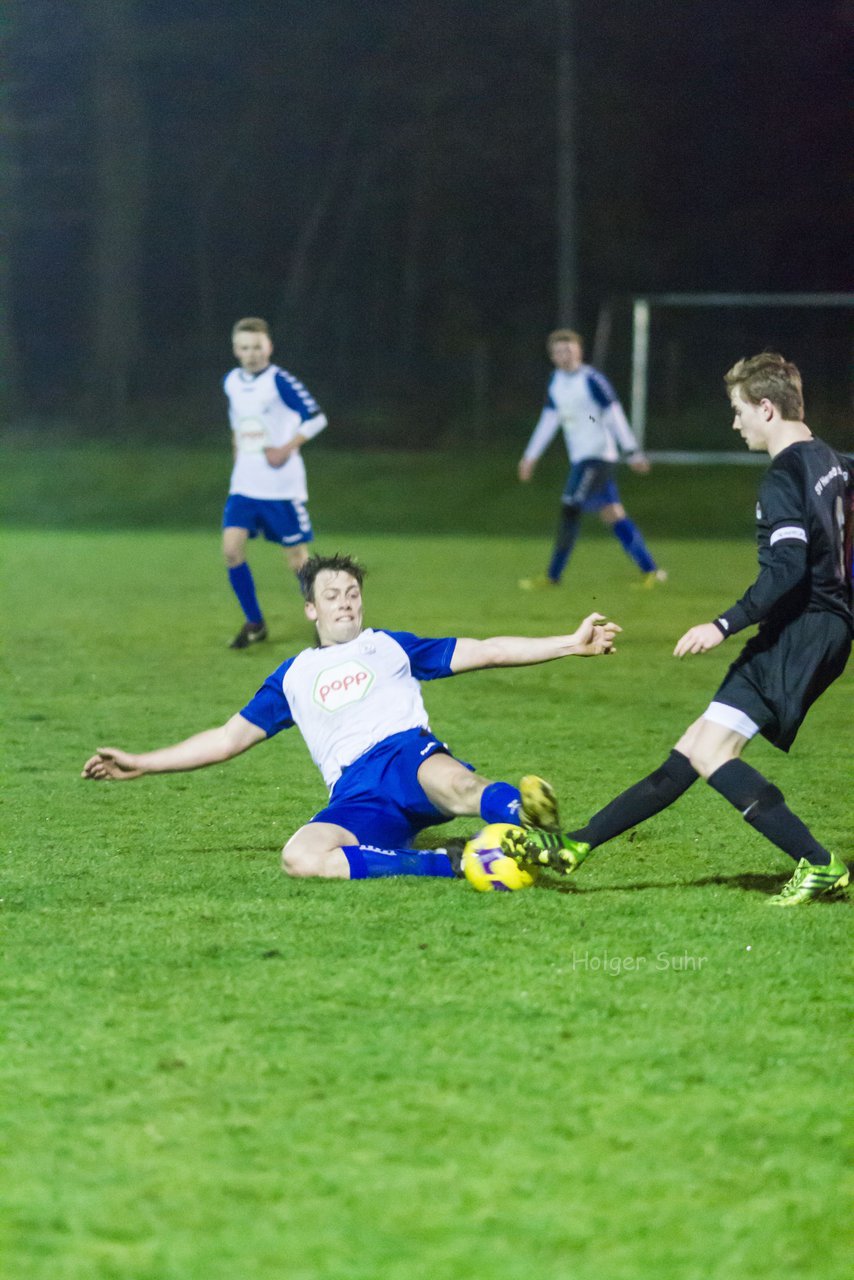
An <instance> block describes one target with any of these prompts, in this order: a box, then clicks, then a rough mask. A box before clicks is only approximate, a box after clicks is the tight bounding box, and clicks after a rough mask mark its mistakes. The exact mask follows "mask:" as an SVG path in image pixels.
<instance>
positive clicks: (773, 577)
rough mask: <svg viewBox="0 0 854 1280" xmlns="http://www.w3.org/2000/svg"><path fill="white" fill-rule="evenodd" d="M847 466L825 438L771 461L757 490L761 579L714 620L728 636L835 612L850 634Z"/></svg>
mask: <svg viewBox="0 0 854 1280" xmlns="http://www.w3.org/2000/svg"><path fill="white" fill-rule="evenodd" d="M852 470H853V469H852V461H851V459H850V458H847V457H845V456H844V455H843V454H839V453H837V452H836V451H835V450H834V449H831V448H830V446H829V445H826V444H825V443H824V441H823V440H816V439H812V440H803V441H799V442H798V443H797V444H791V445H789V446H788V448H786V449H783V450H782V451H781V452H780V453H778V454H777V456H776V457H775V458H774V459H773V461H772V462H771V466H770V467H769V468H768V470H767V472H766V473H765V476H764V478H763V480H762V484H761V485H760V488H759V501H758V503H757V505H756V537H757V542H758V547H759V576H758V577H757V579H756V581H755V582H754V584H753V586H752V587H750V588H749V589H748V590H747V591H746V592H745V594H744V595H743V596H742V598H741V599H740V600H739V601H738V603H737V604H735V605H733V607H732V608H731V609H727V611H726V613H723V614H721V616H720V618H718V620H717V621H718V625H719V626H720V628H721V630H722V631H723V632H724V633H725V634H726V635H730V634H732V633H733V632H735V631H740V630H741V629H742V627H746V626H749V625H750V624H751V623H753V622H759V623H761V624H762V625H763V626H770V627H774V628H775V629H778V628H780V627H782V626H785V625H786V624H787V623H788V622H791V621H792V620H793V619H794V618H797V617H799V616H800V615H801V614H802V613H804V612H806V611H807V610H809V611H810V612H815V611H818V612H826V613H834V614H837V615H838V616H839V617H841V618H843V619H844V620H845V621H846V622H847V624H848V626H849V628H850V629H851V630H852V631H854V612H853V611H852V584H851V573H850V568H849V566H848V564H846V560H847V559H848V556H849V554H850V546H848V545H846V543H847V542H848V539H849V538H850V528H848V529H847V530H846V526H847V525H848V521H847V519H846V516H847V513H848V511H849V504H850V500H851V490H852V486H854V476H852Z"/></svg>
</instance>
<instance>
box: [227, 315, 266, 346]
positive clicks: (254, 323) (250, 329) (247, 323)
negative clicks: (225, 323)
mask: <svg viewBox="0 0 854 1280" xmlns="http://www.w3.org/2000/svg"><path fill="white" fill-rule="evenodd" d="M238 333H266V335H267V337H268V338H269V336H270V326H269V325H268V324H267V321H266V320H261V319H260V317H259V316H244V318H243V319H242V320H238V322H237V324H236V325H235V326H234V328H233V329H232V331H231V340H232V342H233V341H234V339H235V338H236V337H237V335H238Z"/></svg>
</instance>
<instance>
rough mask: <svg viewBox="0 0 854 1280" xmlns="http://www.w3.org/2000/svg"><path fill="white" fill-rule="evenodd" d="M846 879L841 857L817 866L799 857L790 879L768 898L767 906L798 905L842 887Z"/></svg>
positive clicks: (846, 873) (845, 870) (846, 881)
mask: <svg viewBox="0 0 854 1280" xmlns="http://www.w3.org/2000/svg"><path fill="white" fill-rule="evenodd" d="M848 880H849V876H848V868H847V867H846V865H845V863H844V862H843V861H842V859H841V858H837V857H831V859H830V862H829V864H828V865H827V866H826V867H817V866H816V865H815V864H814V863H812V862H807V860H806V858H801V860H800V862H799V863H798V865H797V867H796V868H795V874H794V875H793V876H792V878H791V880H788V881H787V882H786V884H784V885H783V887H782V889H781V890H780V892H779V893H775V895H774V897H773V898H769V899H768V906H769V907H800V906H802V904H803V903H805V902H814V901H815V900H816V898H821V897H823V896H824V895H825V894H826V893H832V892H833V891H834V890H835V889H844V888H845V886H846V885H847V884H848Z"/></svg>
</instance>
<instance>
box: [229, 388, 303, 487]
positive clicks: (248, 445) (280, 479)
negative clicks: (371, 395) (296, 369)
mask: <svg viewBox="0 0 854 1280" xmlns="http://www.w3.org/2000/svg"><path fill="white" fill-rule="evenodd" d="M223 388H224V390H225V394H226V395H227V396H228V416H229V420H230V422H231V430H232V433H233V436H234V469H233V471H232V473H231V483H230V485H229V493H239V494H242V496H243V497H244V498H263V499H282V498H284V499H287V500H288V501H290V502H305V501H307V498H308V492H307V489H306V481H305V466H304V465H303V460H302V458H301V457H300V453H299V450H297V451H296V452H295V453H292V454H291V456H290V457H289V458H288V459H287V460H286V462H284V463H283V465H282V466H281V467H272V466H270V463H269V462H268V461H267V459H266V457H265V455H264V450H265V449H268V448H269V447H270V446H271V445H272V446H275V447H276V448H280V447H281V446H282V445H283V444H288V443H289V442H290V441H291V440H293V438H294V436H295V435H297V434H299V435H302V436H305V438H306V440H310V439H311V438H312V437H313V436H316V435H317V434H318V432H319V431H322V430H323V428H324V427H325V426H326V416H325V414H323V413H322V412H321V409H320V406H319V405H318V403H317V401H316V400H315V399H314V397H313V396H312V395H311V393H310V392H309V391H308V390H307V388H306V387H304V386H303V384H302V383H301V382H300V381H299V379H298V378H295V377H294V376H293V374H291V373H288V372H287V370H285V369H280V368H279V366H278V365H275V364H269V365H267V368H266V369H262V370H261V372H260V373H256V374H251V373H244V371H243V370H242V369H232V371H231V373H229V374H228V376H227V377H226V379H225V382H224V383H223Z"/></svg>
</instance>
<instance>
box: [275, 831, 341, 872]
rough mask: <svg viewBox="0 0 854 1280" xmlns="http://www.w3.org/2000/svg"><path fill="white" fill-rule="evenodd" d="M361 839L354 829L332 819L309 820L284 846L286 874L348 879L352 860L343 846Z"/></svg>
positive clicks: (283, 857) (283, 859)
mask: <svg viewBox="0 0 854 1280" xmlns="http://www.w3.org/2000/svg"><path fill="white" fill-rule="evenodd" d="M358 843H359V842H358V840H357V839H356V837H355V836H354V835H353V833H352V831H347V830H346V829H345V828H344V827H338V826H336V825H334V824H333V823H331V822H307V823H306V825H305V826H304V827H300V829H299V830H298V831H295V832H294V834H293V835H292V836H291V838H290V840H289V841H288V843H287V844H286V845H285V847H284V849H283V850H282V870H283V871H284V873H285V875H288V876H295V877H299V878H303V877H310V876H317V877H320V878H322V879H324V880H349V879H350V864H349V862H348V861H347V856H346V854H345V853H344V848H345V847H346V846H348V845H357V844H358Z"/></svg>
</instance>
